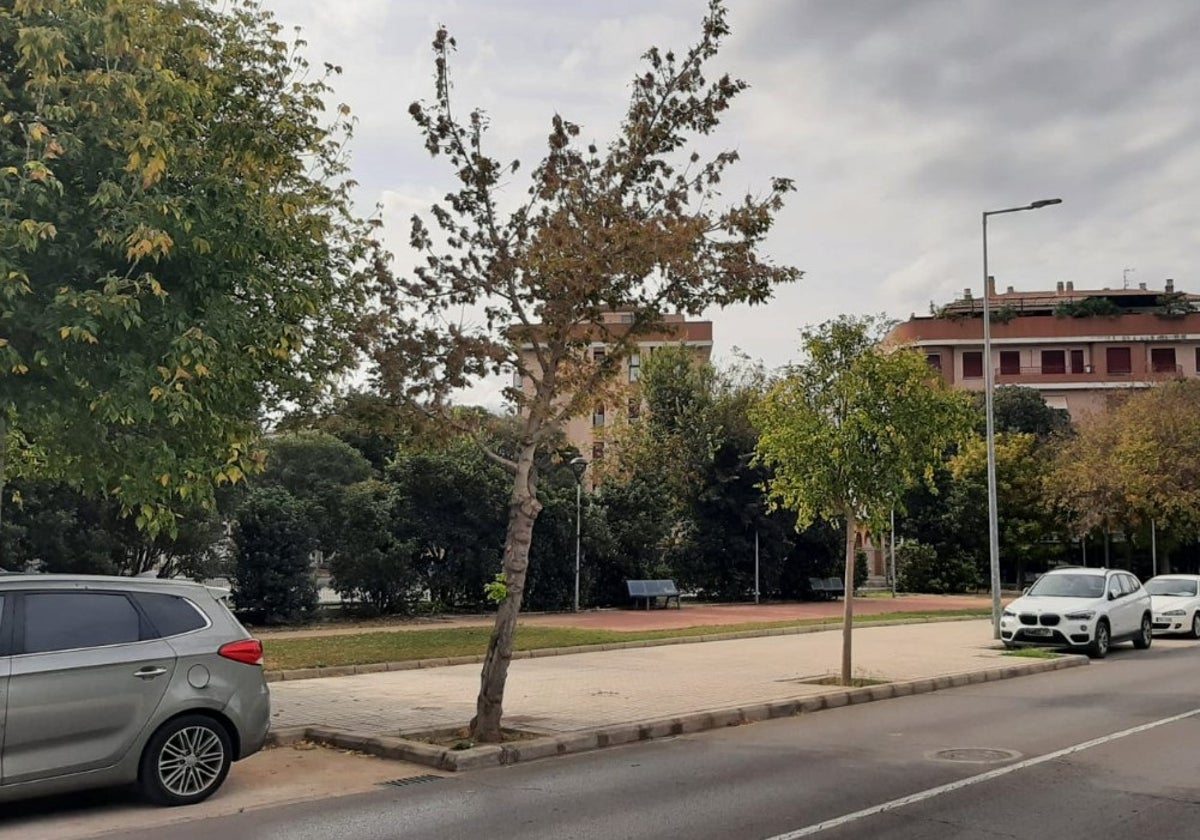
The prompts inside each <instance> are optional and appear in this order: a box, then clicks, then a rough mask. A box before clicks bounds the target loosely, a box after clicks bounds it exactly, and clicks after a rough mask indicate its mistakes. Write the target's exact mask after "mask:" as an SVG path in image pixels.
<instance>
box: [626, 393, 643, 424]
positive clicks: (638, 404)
mask: <svg viewBox="0 0 1200 840" xmlns="http://www.w3.org/2000/svg"><path fill="white" fill-rule="evenodd" d="M641 416H642V398H641V397H630V398H629V419H630V420H637V419H638V418H639V417H641Z"/></svg>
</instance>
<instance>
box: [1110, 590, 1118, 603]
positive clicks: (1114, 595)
mask: <svg viewBox="0 0 1200 840" xmlns="http://www.w3.org/2000/svg"><path fill="white" fill-rule="evenodd" d="M1108 600H1110V601H1115V600H1117V593H1116V592H1113V591H1112V590H1111V589H1110V590H1108Z"/></svg>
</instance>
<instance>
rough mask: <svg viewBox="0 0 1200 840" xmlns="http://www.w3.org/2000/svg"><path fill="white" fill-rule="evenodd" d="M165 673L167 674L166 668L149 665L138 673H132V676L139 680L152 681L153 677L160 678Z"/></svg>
mask: <svg viewBox="0 0 1200 840" xmlns="http://www.w3.org/2000/svg"><path fill="white" fill-rule="evenodd" d="M165 673H167V669H166V668H162V667H159V666H157V665H150V666H147V667H145V668H142V669H141V670H139V671H134V672H133V675H134V676H135V677H138V678H139V679H143V680H152V679H154V678H155V677H161V676H162V675H163V674H165Z"/></svg>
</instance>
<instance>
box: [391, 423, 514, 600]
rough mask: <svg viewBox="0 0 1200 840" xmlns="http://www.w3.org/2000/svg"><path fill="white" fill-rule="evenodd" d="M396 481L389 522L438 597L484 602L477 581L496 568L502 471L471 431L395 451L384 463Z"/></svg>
mask: <svg viewBox="0 0 1200 840" xmlns="http://www.w3.org/2000/svg"><path fill="white" fill-rule="evenodd" d="M387 480H388V482H389V483H390V484H392V485H393V487H394V488H395V493H396V508H395V513H394V516H393V522H392V528H393V529H394V533H395V534H396V537H397V539H399V540H401V541H403V542H404V543H406V544H408V545H410V546H411V547H412V551H413V552H414V563H415V564H416V566H417V569H418V572H419V575H420V579H421V580H422V582H423V583H424V585H425V586H426V587H427V588H428V589H429V592H430V596H431V597H432V598H433V601H434V603H435V604H437V605H441V606H444V607H451V608H458V609H463V608H472V609H478V608H481V607H484V606H486V600H485V596H484V586H485V585H486V584H487V583H488V582H490V581H491V580H492V578H493V577H494V576H495V574H496V570H497V569H498V568H500V557H501V555H500V546H501V545H502V544H503V541H504V523H505V512H506V501H507V494H506V492H505V491H506V489H507V477H506V475H505V473H504V470H503V468H502V467H500V466H499V465H497V464H496V463H494V462H493V461H491V460H489V459H488V458H487V456H486V455H485V454H484V453H483V451H482V450H481V449H480V448H479V447H478V446H477V445H476V444H475V443H474V442H473V441H472V440H470V439H468V438H459V439H458V440H456V441H453V442H452V443H451V444H449V445H447V446H445V447H443V448H440V449H438V450H416V451H402V452H401V453H400V454H399V455H398V456H397V458H396V460H395V462H394V463H393V464H392V465H391V466H390V467H389V468H388V470H387Z"/></svg>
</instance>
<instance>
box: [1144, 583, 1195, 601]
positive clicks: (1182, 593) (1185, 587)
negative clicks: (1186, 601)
mask: <svg viewBox="0 0 1200 840" xmlns="http://www.w3.org/2000/svg"><path fill="white" fill-rule="evenodd" d="M1146 591H1147V592H1149V593H1150V594H1151V595H1175V596H1178V597H1180V598H1191V597H1195V595H1196V581H1194V580H1170V579H1169V578H1167V579H1161V578H1160V579H1159V580H1151V581H1149V582H1148V583H1147V584H1146Z"/></svg>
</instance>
